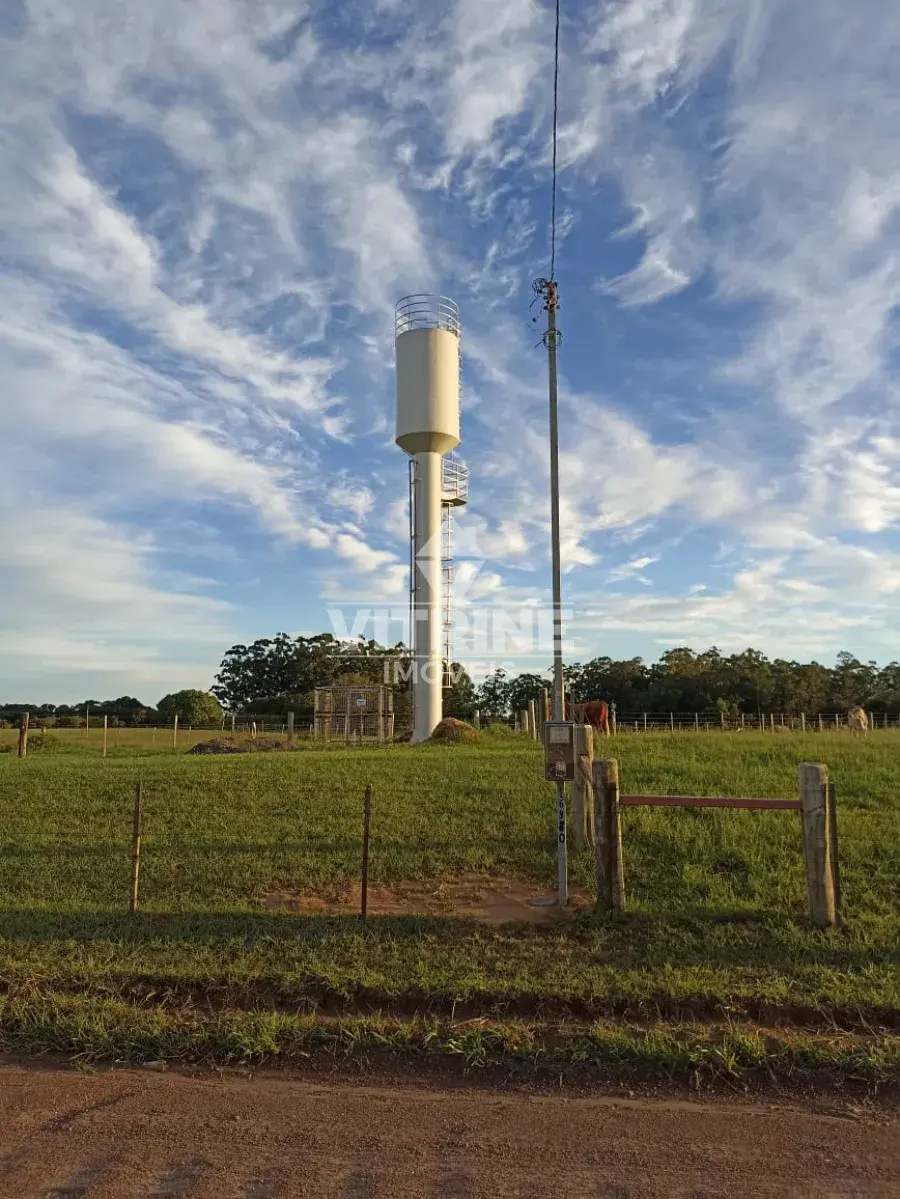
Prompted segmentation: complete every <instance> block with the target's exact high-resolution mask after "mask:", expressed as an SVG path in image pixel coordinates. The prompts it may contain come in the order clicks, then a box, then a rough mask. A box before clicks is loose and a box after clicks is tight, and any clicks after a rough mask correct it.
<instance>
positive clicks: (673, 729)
mask: <svg viewBox="0 0 900 1199" xmlns="http://www.w3.org/2000/svg"><path fill="white" fill-rule="evenodd" d="M669 724H670V725H671V728H672V732H673V733H674V732H675V713H674V712H670V713H669Z"/></svg>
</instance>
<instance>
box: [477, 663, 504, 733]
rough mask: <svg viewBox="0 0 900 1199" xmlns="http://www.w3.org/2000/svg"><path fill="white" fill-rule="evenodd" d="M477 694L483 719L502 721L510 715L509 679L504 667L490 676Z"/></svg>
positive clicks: (478, 705) (478, 706) (478, 689)
mask: <svg viewBox="0 0 900 1199" xmlns="http://www.w3.org/2000/svg"><path fill="white" fill-rule="evenodd" d="M475 694H476V699H477V702H476V704H475V706H476V707H477V708H478V709H480V711H481V716H482V719H484V720H502V719H503V718H504V717H506V716H508V715H509V677H508V676H507V673H506V671H505V670H504V669H503V668H502V667H498V668H497V669H496V670H495V671H493V673H492V674H489V675H488V676H487V678H486V679H485V680H484V682H483V683H482V684H481V685H480V686H479V687H478V688H477V689H476V692H475Z"/></svg>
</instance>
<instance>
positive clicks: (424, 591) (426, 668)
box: [413, 453, 444, 741]
mask: <svg viewBox="0 0 900 1199" xmlns="http://www.w3.org/2000/svg"><path fill="white" fill-rule="evenodd" d="M441 459H442V455H441V454H436V453H422V454H416V456H415V461H416V502H415V513H416V528H415V545H416V584H415V586H416V593H415V604H414V609H413V619H414V621H415V634H414V636H415V666H416V672H415V677H416V687H415V722H414V729H413V740H414V741H426V740H427V739H428V738H429V737H430V736H431V734H432V731H433V730H434V727H435V725H437V724H439V723H440V720H441V716H442V709H443V696H442V691H441V687H442V684H443V677H444V668H443V662H442V659H441V653H442V649H441V646H442V641H443V638H442V609H443V597H442V594H441V592H442V588H441V580H442V575H441Z"/></svg>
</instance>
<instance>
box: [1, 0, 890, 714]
mask: <svg viewBox="0 0 900 1199" xmlns="http://www.w3.org/2000/svg"><path fill="white" fill-rule="evenodd" d="M552 48H553V10H552V7H551V5H550V4H549V3H548V0H542V2H538V0H442V2H441V3H436V2H428V0H407V2H405V3H400V2H399V0H368V2H363V0H359V2H355V0H347V2H342V3H341V4H334V3H329V2H325V0H322V2H315V3H303V2H302V0H301V2H299V3H290V4H287V3H282V2H281V0H246V2H244V0H155V2H154V3H153V4H147V3H145V2H143V0H79V2H78V3H77V4H72V3H71V0H0V62H2V64H3V70H2V71H0V101H2V103H0V125H2V135H0V380H2V385H0V412H2V433H0V503H2V504H3V507H4V510H5V514H4V519H3V524H2V532H0V593H2V603H0V698H3V699H4V700H5V701H7V702H9V701H12V700H14V699H15V700H21V701H23V702H24V701H28V702H42V701H50V702H57V703H61V702H75V701H77V700H79V699H83V698H84V697H85V696H88V695H93V696H98V697H106V696H112V695H120V694H132V695H137V696H138V697H140V698H142V699H144V700H145V702H154V701H155V700H156V699H158V698H159V696H160V695H162V694H164V693H166V692H169V691H173V690H176V689H178V688H181V687H189V686H196V687H204V688H205V687H208V686H209V684H210V683H211V681H212V677H213V675H214V673H215V669H216V666H217V664H218V662H219V661H220V659H221V657H222V654H223V652H224V651H225V649H227V648H228V646H230V645H231V644H233V643H235V642H245V643H246V642H249V641H251V640H253V639H254V638H256V637H264V636H271V635H273V634H275V633H276V632H279V631H282V630H284V631H287V632H290V633H300V632H303V633H310V632H318V631H336V632H340V631H341V628H340V626H341V623H342V622H343V625H344V627H345V628H346V629H347V630H348V631H352V629H353V624H354V621H355V620H356V617H355V615H354V613H355V611H356V610H357V609H359V610H361V611H363V612H365V611H367V610H369V609H371V610H372V611H375V610H376V609H380V608H386V609H387V610H389V611H390V610H396V611H397V612H403V611H404V609H405V605H406V587H407V576H406V570H407V561H408V545H407V541H406V537H407V517H406V498H407V482H406V481H407V463H406V458H405V455H404V454H403V453H402V452H401V451H400V450H399V449H398V448H397V447H396V446H395V445H394V444H393V405H394V376H393V318H392V310H393V305H394V303H395V302H396V301H397V300H398V299H399V298H400V297H402V296H404V295H406V294H408V293H411V292H438V293H442V294H444V295H448V296H451V297H452V298H453V299H455V300H456V302H457V303H458V305H459V308H460V313H461V320H462V339H461V347H462V353H463V366H462V402H463V416H462V427H463V440H462V444H461V445H460V447H459V450H458V454H459V457H461V458H462V459H463V460H464V461H465V462H466V463H467V464H468V466H469V468H470V471H471V481H470V502H469V505H468V507H467V509H466V510H465V511H464V514H463V516H462V517H461V519H460V521H459V527H458V532H457V549H458V555H459V565H458V571H457V580H458V592H459V594H458V608H459V612H460V620H461V621H465V620H466V619H467V617H466V612H467V610H469V611H473V610H474V609H475V608H477V607H478V606H479V605H480V606H481V607H483V608H488V609H490V610H492V611H497V610H499V611H504V612H520V611H521V610H522V609H523V608H525V609H532V610H534V611H535V612H540V611H544V610H546V607H547V604H548V585H549V569H548V568H549V499H548V448H547V375H546V372H547V363H546V353H545V351H544V350H543V348H542V347H541V345H540V313H539V311H538V310H537V309H535V308H533V307H532V306H531V305H532V299H533V294H532V281H533V280H534V279H535V278H537V277H540V276H543V275H546V274H547V272H548V268H549V263H548V256H549V237H548V220H549V195H550V128H551V102H552V88H551V82H552ZM560 53H561V68H560V95H559V104H560V109H559V200H558V222H559V223H558V254H557V270H556V275H557V279H558V283H559V288H560V298H561V307H560V311H559V324H560V328H561V329H562V332H563V338H564V340H563V342H562V345H561V348H560V405H561V407H560V419H561V474H562V521H563V561H564V570H565V574H564V580H563V586H564V606H565V608H566V611H567V631H566V637H567V656H568V657H569V658H570V659H571V658H575V659H579V660H582V661H583V660H586V659H588V658H590V657H593V656H595V655H598V654H611V655H613V656H631V655H633V654H641V655H643V656H645V657H647V658H649V659H655V658H656V657H658V656H659V654H660V653H662V652H663V651H664V650H666V649H667V648H669V647H671V646H673V645H683V644H686V645H691V646H694V647H695V648H705V647H707V646H709V645H712V644H715V645H717V646H718V647H719V648H720V649H721V650H722V651H723V652H731V651H739V650H741V649H743V648H745V647H746V646H747V645H753V646H755V647H757V648H759V649H762V650H764V651H765V652H767V653H769V654H772V655H776V654H777V655H782V656H787V657H798V658H803V659H809V658H813V657H815V658H818V659H819V660H821V661H831V660H832V659H833V657H834V655H835V654H836V652H837V651H838V650H840V649H848V650H850V651H851V652H853V653H856V654H858V655H859V656H861V657H863V658H869V657H871V658H875V659H878V660H879V661H887V660H889V659H891V658H893V657H895V656H897V650H896V644H897V639H896V637H895V636H894V627H895V625H896V621H895V618H894V613H895V612H896V611H897V608H898V599H900V536H898V522H900V391H898V382H897V379H898V374H897V365H898V333H900V320H898V302H900V240H898V233H900V138H898V137H897V130H898V129H900V86H898V77H897V69H896V63H897V61H898V60H900V6H897V5H896V3H894V2H893V0H856V2H855V3H853V4H847V3H846V2H845V0H816V2H815V3H813V2H812V0H806V2H803V0H609V2H600V3H585V2H582V0H563V2H562V26H561V33H560ZM535 316H537V317H538V318H539V320H538V323H535V321H534V317H535ZM540 624H541V622H540V620H538V621H537V624H536V627H537V626H539V625H540ZM368 631H369V632H371V631H372V630H371V628H370V629H369V630H368ZM540 637H541V640H540V641H539V642H538V643H537V644H535V645H532V646H531V648H530V650H529V651H528V653H525V648H526V647H525V646H524V642H523V643H522V646H520V647H519V648H520V649H521V650H522V652H521V653H519V650H516V654H517V655H518V656H516V657H515V663H513V664H514V665H515V664H518V665H519V666H526V667H527V668H534V669H543V668H544V667H545V666H546V665H548V664H549V641H548V640H547V639H546V637H545V636H544V633H541V634H540ZM526 640H527V639H526ZM506 649H508V647H504V652H501V653H500V655H499V660H502V659H503V657H504V653H505V651H506ZM496 651H497V646H494V647H493V648H492V653H495V654H496ZM506 657H507V658H508V657H509V654H508V653H506ZM526 659H527V662H526ZM489 664H490V663H487V662H486V661H481V660H479V661H474V660H473V662H472V666H473V670H474V672H475V673H476V674H477V673H478V672H479V671H480V670H483V669H485V668H486V667H487V665H489Z"/></svg>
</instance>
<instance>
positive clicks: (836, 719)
mask: <svg viewBox="0 0 900 1199" xmlns="http://www.w3.org/2000/svg"><path fill="white" fill-rule="evenodd" d="M834 727H835V728H836V729H839V728H840V727H841V718H840V716H838V714H837V712H835V714H834Z"/></svg>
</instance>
